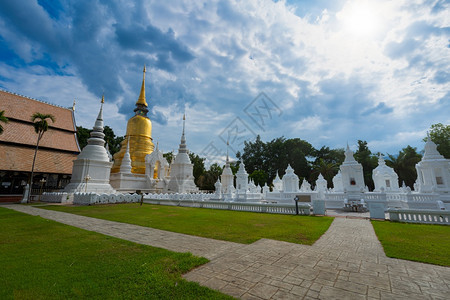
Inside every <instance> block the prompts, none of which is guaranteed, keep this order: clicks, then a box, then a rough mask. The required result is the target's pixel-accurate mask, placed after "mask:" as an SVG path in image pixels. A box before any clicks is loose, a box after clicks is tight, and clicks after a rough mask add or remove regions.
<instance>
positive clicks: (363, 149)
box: [355, 140, 378, 191]
mask: <svg viewBox="0 0 450 300" xmlns="http://www.w3.org/2000/svg"><path fill="white" fill-rule="evenodd" d="M355 159H356V160H357V161H358V162H359V163H360V164H361V165H362V167H363V174H364V182H365V184H366V185H367V187H368V188H369V190H371V191H373V189H374V188H375V185H374V183H373V179H372V171H373V169H375V168H376V167H377V165H378V157H377V156H376V155H374V154H372V152H371V151H370V150H369V147H368V146H367V142H366V141H361V140H358V150H356V152H355Z"/></svg>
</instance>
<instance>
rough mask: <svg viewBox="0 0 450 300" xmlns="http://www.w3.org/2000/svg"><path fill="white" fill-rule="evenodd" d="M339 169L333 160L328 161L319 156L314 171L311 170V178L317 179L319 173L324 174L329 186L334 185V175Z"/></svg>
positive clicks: (312, 179)
mask: <svg viewBox="0 0 450 300" xmlns="http://www.w3.org/2000/svg"><path fill="white" fill-rule="evenodd" d="M338 171H339V167H338V165H337V164H335V163H332V162H326V161H325V160H323V158H319V161H318V162H317V163H315V164H314V166H313V171H312V172H311V176H310V179H311V181H315V180H316V179H317V177H319V174H322V176H323V178H325V179H326V181H327V185H328V187H331V186H332V182H333V177H334V176H335V175H336V174H337V172H338Z"/></svg>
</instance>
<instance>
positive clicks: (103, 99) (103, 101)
mask: <svg viewBox="0 0 450 300" xmlns="http://www.w3.org/2000/svg"><path fill="white" fill-rule="evenodd" d="M101 103H102V104H103V103H105V94H102V102H101Z"/></svg>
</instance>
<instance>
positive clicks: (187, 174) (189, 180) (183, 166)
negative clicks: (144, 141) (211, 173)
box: [167, 115, 198, 193]
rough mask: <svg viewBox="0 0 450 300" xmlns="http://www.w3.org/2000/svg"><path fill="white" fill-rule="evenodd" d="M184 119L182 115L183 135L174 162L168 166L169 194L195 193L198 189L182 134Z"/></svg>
mask: <svg viewBox="0 0 450 300" xmlns="http://www.w3.org/2000/svg"><path fill="white" fill-rule="evenodd" d="M185 122H186V117H185V116H184V115H183V133H182V134H181V143H180V147H179V148H178V153H177V155H176V156H175V159H174V162H173V163H172V164H171V166H170V181H169V184H168V187H167V190H168V191H169V192H171V193H195V192H198V187H197V186H196V185H195V183H194V175H193V170H194V165H193V164H192V163H191V160H190V158H189V150H188V149H187V146H186V137H185V134H184V129H185Z"/></svg>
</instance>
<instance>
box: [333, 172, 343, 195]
mask: <svg viewBox="0 0 450 300" xmlns="http://www.w3.org/2000/svg"><path fill="white" fill-rule="evenodd" d="M343 191H344V186H343V185H342V174H341V170H339V171H338V173H337V174H336V175H335V176H334V177H333V192H338V193H340V192H343Z"/></svg>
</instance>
